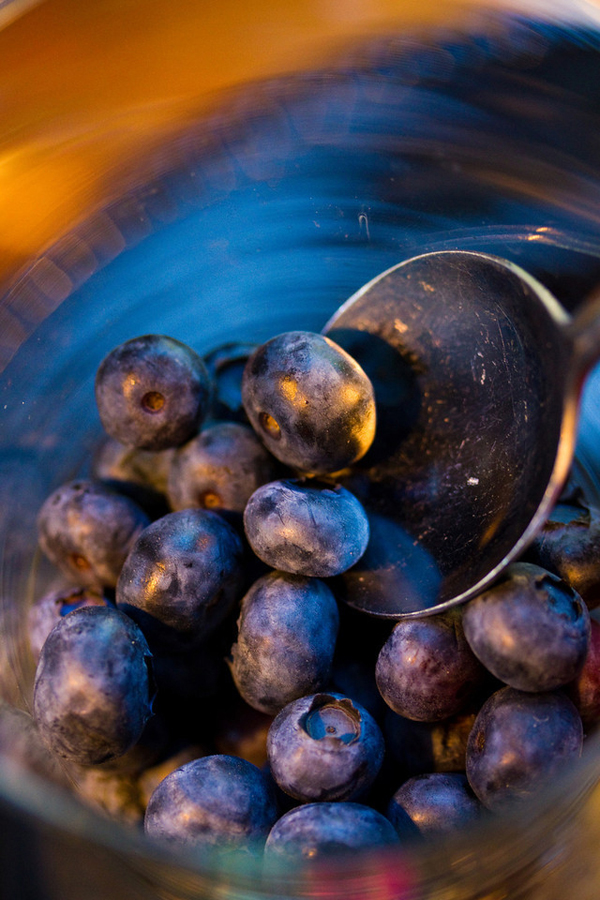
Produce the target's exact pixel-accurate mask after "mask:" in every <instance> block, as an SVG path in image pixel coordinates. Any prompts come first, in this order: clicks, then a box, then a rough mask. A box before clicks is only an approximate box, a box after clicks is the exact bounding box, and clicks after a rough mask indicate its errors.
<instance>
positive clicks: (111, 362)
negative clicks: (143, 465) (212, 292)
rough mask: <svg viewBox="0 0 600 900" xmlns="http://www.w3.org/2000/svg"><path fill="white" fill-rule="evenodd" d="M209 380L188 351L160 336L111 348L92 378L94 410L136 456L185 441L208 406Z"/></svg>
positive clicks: (133, 340)
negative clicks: (96, 408)
mask: <svg viewBox="0 0 600 900" xmlns="http://www.w3.org/2000/svg"><path fill="white" fill-rule="evenodd" d="M210 391H211V384H210V377H209V375H208V371H207V369H206V366H205V365H204V363H203V362H202V359H201V358H200V356H198V354H197V353H195V352H194V351H193V350H192V349H191V348H190V347H188V346H186V345H185V344H182V343H181V342H180V341H177V340H174V339H173V338H171V337H167V336H165V335H161V334H147V335H143V336H141V337H136V338H132V339H131V340H129V341H125V343H123V344H120V345H119V346H118V347H115V349H114V350H112V351H111V352H110V353H109V354H108V355H107V356H106V357H105V358H104V359H103V360H102V362H101V363H100V366H99V368H98V372H97V373H96V384H95V392H96V404H97V406H98V412H99V414H100V420H101V422H102V425H103V426H104V429H105V430H106V432H107V434H109V435H110V436H111V437H113V438H115V440H117V441H119V442H120V443H121V444H125V445H126V446H128V447H136V448H138V449H140V450H153V451H158V450H166V449H167V448H168V447H178V446H180V445H181V444H183V443H185V441H188V440H189V439H190V438H191V437H192V436H193V435H194V434H196V432H197V431H198V429H199V428H200V425H201V424H202V422H203V420H204V418H205V417H206V414H207V412H208V408H209V403H210Z"/></svg>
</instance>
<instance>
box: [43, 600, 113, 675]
mask: <svg viewBox="0 0 600 900" xmlns="http://www.w3.org/2000/svg"><path fill="white" fill-rule="evenodd" d="M109 602H110V601H109V600H107V599H106V597H105V596H104V595H103V594H102V593H100V591H95V590H92V589H91V588H82V587H73V586H71V587H65V588H62V589H61V590H57V591H51V592H50V593H49V594H44V596H43V597H40V599H39V600H37V601H36V602H35V603H34V604H33V605H32V606H31V608H30V610H29V613H28V615H27V633H28V636H29V646H30V648H31V652H32V654H33V658H34V660H35V662H36V663H37V661H38V659H39V656H40V652H41V650H42V647H43V646H44V641H45V640H46V638H47V637H48V635H49V634H50V632H51V631H52V629H53V628H54V626H55V625H56V624H57V622H59V621H60V619H62V618H63V616H66V615H67V614H68V613H70V612H73V610H74V609H80V608H81V607H82V606H108V605H109Z"/></svg>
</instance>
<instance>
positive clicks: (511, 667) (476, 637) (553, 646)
mask: <svg viewBox="0 0 600 900" xmlns="http://www.w3.org/2000/svg"><path fill="white" fill-rule="evenodd" d="M463 626H464V630H465V636H466V638H467V640H468V642H469V645H470V647H471V649H472V650H473V652H474V653H475V655H476V656H477V657H478V658H479V659H480V660H481V662H482V663H483V664H484V666H485V667H486V668H487V669H488V670H489V671H490V672H492V674H493V675H495V676H496V678H499V679H500V680H501V681H503V682H504V683H505V684H508V685H510V686H511V687H514V688H518V689H519V690H521V691H551V690H554V689H555V688H558V687H562V686H563V685H565V684H567V683H568V682H569V681H572V680H573V679H574V678H575V677H576V676H577V674H578V673H579V672H580V671H581V668H582V666H583V664H584V661H585V657H586V654H587V649H588V645H589V638H590V627H591V626H590V616H589V612H588V609H587V607H586V605H585V603H584V602H583V600H582V599H581V597H580V596H579V594H577V593H576V592H575V591H574V590H573V589H572V588H570V587H569V586H568V585H567V584H566V583H565V582H563V581H561V579H560V578H558V576H555V575H552V574H550V572H548V571H547V570H545V569H542V568H540V567H539V566H534V565H531V564H529V563H516V564H514V565H513V566H510V567H509V569H508V570H507V573H506V576H505V577H504V578H503V579H502V581H501V582H500V583H499V584H496V585H494V586H493V587H492V588H491V589H490V590H488V591H485V592H484V593H483V594H480V595H479V596H478V597H475V598H474V599H473V600H471V601H470V602H469V603H467V605H466V606H465V609H464V613H463Z"/></svg>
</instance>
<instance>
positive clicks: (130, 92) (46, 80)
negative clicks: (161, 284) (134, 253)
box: [0, 0, 598, 293]
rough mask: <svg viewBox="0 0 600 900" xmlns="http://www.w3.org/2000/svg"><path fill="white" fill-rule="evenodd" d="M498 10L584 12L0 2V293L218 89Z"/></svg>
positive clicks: (565, 12)
mask: <svg viewBox="0 0 600 900" xmlns="http://www.w3.org/2000/svg"><path fill="white" fill-rule="evenodd" d="M499 8H507V9H510V10H511V11H513V12H517V13H522V14H523V15H527V14H528V13H537V14H540V15H542V16H544V17H548V18H553V17H554V18H561V17H562V18H567V19H571V20H585V19H586V18H591V17H593V15H594V13H595V12H597V11H598V3H597V0H584V2H577V0H573V2H565V0H506V2H504V3H502V2H501V0H491V2H489V3H488V2H486V3H482V2H477V0H472V2H468V0H463V2H457V0H401V2H398V0H344V2H338V0H279V2H273V0H249V2H244V3H240V2H239V0H222V2H220V3H208V2H205V0H200V2H199V0H175V2H173V3H170V4H169V5H168V7H166V6H165V4H164V3H159V2H156V0H92V2H87V3H81V2H76V0H42V2H36V0H12V2H11V0H4V2H0V114H1V119H0V121H1V125H0V222H1V223H2V227H1V228H0V293H2V291H3V288H5V287H6V285H7V283H8V281H9V280H10V278H11V276H12V275H14V273H15V272H17V271H18V270H19V268H20V267H21V266H22V265H23V264H24V263H25V261H26V260H27V259H28V258H29V257H30V256H32V255H37V254H38V253H39V251H40V250H41V249H43V248H44V247H45V245H46V244H47V243H48V242H49V241H50V240H51V239H54V238H56V237H57V236H58V235H59V234H61V233H62V232H63V231H65V230H67V229H68V228H69V227H70V226H72V225H73V224H74V223H76V222H77V221H78V220H79V218H80V217H81V215H82V213H83V210H84V209H86V210H89V209H90V208H91V207H94V206H95V205H96V204H100V203H101V202H103V201H104V200H106V199H110V197H111V196H113V195H114V196H118V195H119V191H120V185H121V180H122V179H124V178H130V173H129V175H126V174H125V169H126V166H127V164H128V163H129V162H131V161H132V160H135V159H136V158H137V157H138V156H139V149H140V146H141V145H146V146H148V145H149V144H150V143H153V142H155V143H158V142H160V141H161V140H162V139H163V138H164V137H165V136H166V135H168V134H169V132H171V131H173V130H176V129H177V128H178V127H180V126H181V123H182V122H184V121H185V118H186V116H188V115H196V114H197V112H198V110H199V108H200V106H201V105H202V104H209V103H211V101H213V99H214V98H215V97H216V96H218V95H219V93H220V92H222V91H223V90H226V89H228V88H231V87H233V86H235V85H238V84H240V83H247V82H251V81H253V80H256V79H261V78H265V77H268V76H272V75H277V74H281V73H285V72H294V71H298V70H299V69H307V68H310V67H311V66H314V65H317V64H322V63H323V61H324V60H326V59H328V58H331V57H334V56H335V55H336V54H337V53H339V52H340V49H341V48H344V50H347V48H348V45H349V43H351V42H352V41H356V40H359V39H360V40H362V39H364V38H365V37H368V36H371V35H372V36H375V35H377V34H379V33H386V32H388V31H389V30H390V29H391V28H394V29H395V28H403V27H404V28H411V29H413V28H420V27H426V26H430V25H432V24H445V25H448V26H453V25H466V24H468V25H469V26H470V27H472V26H473V23H474V22H476V21H477V19H478V18H479V19H480V18H481V17H482V16H486V15H488V14H489V12H490V11H495V10H498V9H499Z"/></svg>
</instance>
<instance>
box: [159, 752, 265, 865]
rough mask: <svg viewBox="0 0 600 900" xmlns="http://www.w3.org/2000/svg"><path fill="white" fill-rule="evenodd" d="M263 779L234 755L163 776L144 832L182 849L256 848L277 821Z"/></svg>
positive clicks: (205, 760) (198, 761)
mask: <svg viewBox="0 0 600 900" xmlns="http://www.w3.org/2000/svg"><path fill="white" fill-rule="evenodd" d="M277 815H278V810H277V803H276V800H275V795H274V792H273V790H272V787H271V784H270V782H269V780H268V778H267V776H266V775H264V774H263V773H262V772H261V771H260V769H258V768H257V767H256V766H254V765H253V764H252V763H249V762H247V761H246V760H244V759H239V758H237V757H235V756H225V755H214V756H205V757H203V758H201V759H196V760H193V761H192V762H189V763H186V764H185V765H183V766H181V767H180V768H179V769H175V771H174V772H171V774H170V775H167V777H166V778H165V779H163V781H161V783H160V784H159V785H158V787H157V788H156V790H155V791H154V792H153V794H152V796H151V797H150V800H149V802H148V808H147V810H146V816H145V819H144V829H145V831H146V834H147V835H148V836H149V837H151V838H154V839H156V840H160V841H166V842H168V843H175V844H179V845H185V846H200V847H216V848H219V849H224V848H227V847H231V846H233V847H237V848H240V849H241V848H244V849H248V850H254V849H261V848H262V844H263V843H264V840H265V838H266V836H267V834H268V832H269V829H270V828H271V827H272V825H273V824H274V822H275V820H276V819H277Z"/></svg>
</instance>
